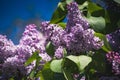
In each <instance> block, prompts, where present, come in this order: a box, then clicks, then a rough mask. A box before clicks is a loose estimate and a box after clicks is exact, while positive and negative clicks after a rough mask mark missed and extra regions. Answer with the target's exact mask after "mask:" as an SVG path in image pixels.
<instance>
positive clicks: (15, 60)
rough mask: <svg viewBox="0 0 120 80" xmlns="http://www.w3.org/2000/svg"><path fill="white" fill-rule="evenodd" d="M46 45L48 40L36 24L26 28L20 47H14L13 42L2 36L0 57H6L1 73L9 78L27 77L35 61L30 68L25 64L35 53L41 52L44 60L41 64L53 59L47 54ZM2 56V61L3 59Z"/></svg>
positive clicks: (0, 37) (40, 54) (0, 36)
mask: <svg viewBox="0 0 120 80" xmlns="http://www.w3.org/2000/svg"><path fill="white" fill-rule="evenodd" d="M45 43H46V38H44V37H43V35H42V33H40V32H39V31H38V30H37V29H36V26H35V25H34V24H31V25H28V26H27V27H26V28H25V31H24V33H23V36H22V38H21V40H20V43H19V44H18V45H14V44H13V43H12V41H10V40H7V39H6V36H2V35H0V55H1V56H5V59H4V60H3V63H2V64H1V63H0V67H1V68H0V72H2V73H3V74H4V75H6V76H7V78H8V77H12V76H15V77H20V76H21V77H22V76H26V75H27V74H29V73H30V72H31V70H32V69H33V68H34V67H35V61H34V62H32V63H31V64H30V65H28V66H24V63H25V62H26V60H27V59H28V58H29V57H30V56H31V55H32V54H33V52H35V51H38V50H39V51H40V53H39V56H41V57H42V59H43V60H42V61H41V62H45V61H50V60H51V57H50V56H49V55H48V54H47V53H46V52H45ZM2 52H3V53H2ZM11 54H12V56H11ZM9 55H10V56H9ZM1 56H0V59H1V58H3V57H1ZM7 56H8V57H7Z"/></svg>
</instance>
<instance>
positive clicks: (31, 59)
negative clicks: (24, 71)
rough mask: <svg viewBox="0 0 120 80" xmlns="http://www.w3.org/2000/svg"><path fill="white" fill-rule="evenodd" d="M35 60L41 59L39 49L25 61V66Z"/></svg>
mask: <svg viewBox="0 0 120 80" xmlns="http://www.w3.org/2000/svg"><path fill="white" fill-rule="evenodd" d="M35 60H41V57H40V56H39V52H38V51H36V52H34V53H33V55H32V56H31V57H30V58H29V59H28V60H27V61H26V62H25V66H28V65H29V64H30V63H32V62H33V61H35Z"/></svg>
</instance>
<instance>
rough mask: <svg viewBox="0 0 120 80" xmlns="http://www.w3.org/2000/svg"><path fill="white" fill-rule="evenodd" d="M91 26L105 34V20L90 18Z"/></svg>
mask: <svg viewBox="0 0 120 80" xmlns="http://www.w3.org/2000/svg"><path fill="white" fill-rule="evenodd" d="M87 20H88V22H89V24H90V25H91V27H92V28H93V29H94V30H95V31H96V32H104V29H105V19H104V18H103V17H92V16H91V17H88V18H87Z"/></svg>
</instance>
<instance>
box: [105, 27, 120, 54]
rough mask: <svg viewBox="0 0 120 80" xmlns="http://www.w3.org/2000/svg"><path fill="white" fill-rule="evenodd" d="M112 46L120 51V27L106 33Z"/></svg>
mask: <svg viewBox="0 0 120 80" xmlns="http://www.w3.org/2000/svg"><path fill="white" fill-rule="evenodd" d="M106 37H107V39H108V42H109V43H110V46H111V47H112V49H113V50H114V51H117V52H119V51H120V29H118V30H116V31H115V32H112V33H110V34H107V35H106Z"/></svg>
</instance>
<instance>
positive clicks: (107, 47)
mask: <svg viewBox="0 0 120 80" xmlns="http://www.w3.org/2000/svg"><path fill="white" fill-rule="evenodd" d="M95 36H97V37H99V38H100V39H101V40H103V41H104V45H103V46H102V49H103V50H104V51H106V52H109V51H111V50H112V49H111V47H110V45H109V43H108V41H107V39H106V36H105V35H104V34H101V33H95Z"/></svg>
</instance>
